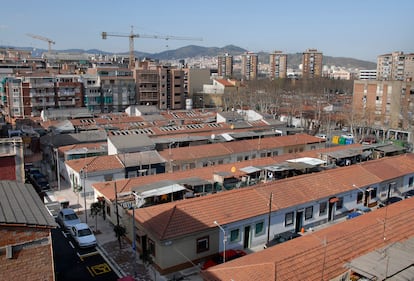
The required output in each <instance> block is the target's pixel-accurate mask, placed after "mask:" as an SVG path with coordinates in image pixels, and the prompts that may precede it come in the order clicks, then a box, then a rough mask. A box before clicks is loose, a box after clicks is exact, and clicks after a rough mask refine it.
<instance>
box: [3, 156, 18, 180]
mask: <svg viewBox="0 0 414 281" xmlns="http://www.w3.org/2000/svg"><path fill="white" fill-rule="evenodd" d="M0 180H16V162H15V161H14V156H6V157H0Z"/></svg>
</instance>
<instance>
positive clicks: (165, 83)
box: [158, 66, 185, 110]
mask: <svg viewBox="0 0 414 281" xmlns="http://www.w3.org/2000/svg"><path fill="white" fill-rule="evenodd" d="M159 76H160V93H159V104H158V108H159V109H161V110H166V109H184V108H185V95H184V92H185V91H184V71H183V70H182V69H174V68H171V67H169V66H163V67H160V68H159Z"/></svg>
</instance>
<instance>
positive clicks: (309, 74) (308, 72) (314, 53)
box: [302, 49, 323, 78]
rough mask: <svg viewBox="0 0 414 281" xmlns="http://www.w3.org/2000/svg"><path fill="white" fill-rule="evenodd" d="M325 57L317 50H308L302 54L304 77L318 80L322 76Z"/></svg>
mask: <svg viewBox="0 0 414 281" xmlns="http://www.w3.org/2000/svg"><path fill="white" fill-rule="evenodd" d="M322 59H323V55H322V53H321V52H319V51H318V50H317V49H307V50H306V51H305V52H303V54H302V77H303V78H316V77H321V76H322Z"/></svg>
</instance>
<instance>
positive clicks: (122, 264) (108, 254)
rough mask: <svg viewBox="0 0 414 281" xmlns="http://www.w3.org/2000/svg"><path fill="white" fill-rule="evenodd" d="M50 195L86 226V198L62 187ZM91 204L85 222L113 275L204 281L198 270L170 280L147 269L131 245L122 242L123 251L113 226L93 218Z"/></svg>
mask: <svg viewBox="0 0 414 281" xmlns="http://www.w3.org/2000/svg"><path fill="white" fill-rule="evenodd" d="M52 186H57V185H52ZM51 193H52V194H53V197H54V198H55V199H58V200H62V199H64V200H67V201H69V207H70V208H72V209H74V210H75V211H76V212H77V213H78V215H79V218H80V219H81V221H83V222H85V215H84V203H85V200H84V198H83V197H81V196H79V197H78V195H77V194H76V193H74V192H73V191H72V190H71V188H70V187H65V186H61V189H60V190H57V188H54V190H53V192H51ZM91 203H93V198H87V199H86V206H87V218H86V219H87V223H88V225H89V227H90V228H91V229H92V230H93V231H94V232H95V237H96V240H97V242H98V245H97V247H96V248H97V250H98V251H99V252H100V253H101V254H102V256H103V257H104V258H105V259H106V261H107V262H108V263H109V264H110V265H111V267H112V268H113V269H114V271H116V273H117V275H118V276H119V277H120V278H121V277H125V276H131V277H134V278H135V280H136V281H169V280H191V281H201V280H203V279H202V278H201V277H200V276H198V274H197V273H198V269H195V268H189V269H187V270H183V271H181V272H176V273H173V274H169V275H168V276H162V275H160V274H159V273H158V271H156V270H154V269H153V268H152V267H151V266H149V265H144V263H143V261H142V260H141V259H140V258H139V253H138V252H136V253H134V250H133V249H132V245H131V243H130V242H129V241H128V240H126V239H125V238H121V247H120V244H119V241H118V239H117V237H116V236H115V232H114V230H113V224H112V223H111V222H109V221H108V220H104V219H103V217H102V216H97V217H95V218H94V217H91V216H90V212H89V206H90V204H91ZM184 276H186V277H185V279H180V278H181V277H184ZM174 278H176V279H174Z"/></svg>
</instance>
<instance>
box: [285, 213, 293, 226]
mask: <svg viewBox="0 0 414 281" xmlns="http://www.w3.org/2000/svg"><path fill="white" fill-rule="evenodd" d="M292 224H293V212H289V213H286V215H285V226H289V225H292Z"/></svg>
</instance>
